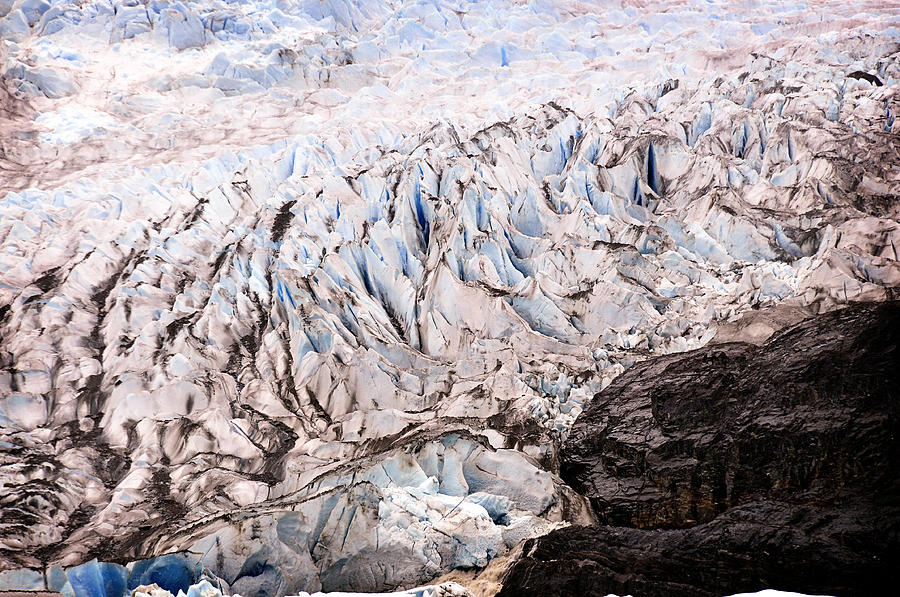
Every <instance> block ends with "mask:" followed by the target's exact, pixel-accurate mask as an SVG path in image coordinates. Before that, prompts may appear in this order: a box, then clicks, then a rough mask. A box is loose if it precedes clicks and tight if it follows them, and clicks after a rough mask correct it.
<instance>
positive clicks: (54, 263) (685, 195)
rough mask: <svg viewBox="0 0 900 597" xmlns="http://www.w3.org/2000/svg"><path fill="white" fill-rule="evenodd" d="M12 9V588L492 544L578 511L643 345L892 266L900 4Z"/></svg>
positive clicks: (5, 385)
mask: <svg viewBox="0 0 900 597" xmlns="http://www.w3.org/2000/svg"><path fill="white" fill-rule="evenodd" d="M637 4H640V6H638V5H637ZM0 35H2V38H3V41H2V42H0V43H2V48H3V50H2V52H3V58H2V65H0V68H2V73H0V79H2V85H0V110H2V112H0V114H2V117H0V188H2V189H3V192H4V196H3V197H2V199H0V484H2V488H3V489H2V496H0V554H2V555H0V568H7V569H9V571H8V572H5V573H0V575H2V574H6V575H7V576H6V577H3V578H5V579H6V580H2V578H0V586H10V587H16V588H28V587H25V586H24V585H26V584H28V583H29V582H30V581H27V579H28V578H31V577H30V576H28V574H30V572H29V571H27V570H24V569H26V568H28V569H33V570H43V569H44V568H46V567H47V566H50V565H54V566H57V567H54V568H51V569H50V570H54V571H56V572H54V574H57V576H56V577H53V578H57V580H59V582H60V583H61V584H60V587H64V586H65V582H68V581H66V574H67V573H66V572H64V570H63V568H66V569H69V570H71V569H72V568H71V567H74V566H78V565H83V564H84V563H85V562H89V561H91V560H92V559H94V558H96V559H98V560H100V561H101V562H110V563H117V564H126V563H128V562H132V561H137V560H142V559H147V558H154V557H157V556H162V555H164V554H169V553H183V554H184V556H183V557H184V558H186V561H188V562H189V565H187V566H188V568H187V569H189V572H188V573H184V574H187V576H188V577H190V582H197V581H199V580H200V578H201V572H202V571H203V570H204V569H205V570H206V571H207V572H208V578H210V579H214V580H216V582H220V583H222V584H221V585H220V586H221V587H223V588H224V589H225V590H226V592H227V591H233V592H237V593H241V594H244V595H249V594H261V595H273V596H274V595H279V596H280V595H285V594H296V593H298V592H300V591H318V590H326V591H334V590H364V591H376V590H391V589H394V588H396V587H409V586H417V585H422V584H424V583H427V582H429V581H431V580H432V579H434V578H436V577H438V576H439V575H441V574H442V573H445V572H447V571H448V570H450V569H452V568H459V567H462V568H472V567H483V566H485V565H486V564H487V563H488V562H489V561H490V560H491V559H492V558H494V557H496V556H499V555H503V554H506V553H508V551H509V550H510V549H511V548H513V547H514V546H515V545H516V544H518V543H519V542H520V541H521V540H523V539H525V538H528V537H531V536H534V535H536V534H541V533H544V532H546V531H547V530H549V529H551V528H553V527H555V526H558V525H563V524H567V523H571V522H577V521H589V520H590V517H591V513H590V510H589V508H588V507H587V505H586V503H585V501H584V500H583V499H582V498H581V497H580V496H578V495H576V494H575V493H574V492H573V491H572V490H571V489H569V488H568V487H567V486H565V485H564V484H563V483H562V482H561V481H560V480H559V478H558V477H557V476H556V474H555V473H556V471H557V464H556V456H555V453H556V449H557V446H558V445H559V440H560V438H562V437H564V436H565V434H566V433H567V430H568V429H569V427H570V426H571V424H572V422H573V421H574V419H575V417H577V415H578V414H579V412H580V411H581V409H582V407H583V405H584V404H585V403H586V402H587V401H589V400H590V399H591V398H592V397H593V396H594V394H595V393H597V392H598V391H600V390H601V389H603V388H604V387H605V386H606V385H608V384H609V383H610V381H611V380H612V379H613V378H614V377H616V376H617V375H618V374H619V373H621V372H622V371H623V370H624V369H625V368H627V367H629V366H630V365H631V364H633V363H634V362H636V361H637V360H640V359H643V358H646V357H647V356H648V355H652V354H662V353H668V352H675V351H684V350H688V349H691V348H695V347H699V346H701V345H703V344H705V343H707V342H710V341H715V338H716V334H717V333H719V331H722V333H721V335H720V337H719V339H722V338H723V337H724V336H725V331H727V333H728V334H729V336H728V337H729V338H730V337H734V321H735V320H737V319H738V318H740V317H742V316H746V317H756V315H755V314H757V313H765V312H769V310H770V311H772V312H776V311H777V310H778V309H782V310H786V311H784V312H788V311H790V313H793V314H795V316H796V317H801V316H802V315H803V314H808V313H813V312H817V311H820V310H826V309H831V308H834V307H836V306H838V305H841V304H844V303H846V302H848V301H854V300H883V299H886V298H891V297H894V296H895V295H896V291H895V288H896V287H897V285H898V283H900V265H898V255H897V247H898V245H900V225H898V216H900V213H898V208H897V184H898V180H900V154H898V146H897V138H898V137H897V133H898V132H900V129H898V127H900V124H898V123H897V122H896V120H895V115H896V113H897V110H898V105H900V99H898V97H900V96H898V74H900V71H898V67H897V61H896V59H897V52H898V47H900V46H898V43H900V31H898V29H897V28H896V7H892V6H891V5H890V3H883V2H863V3H854V5H853V6H852V7H850V6H848V7H845V8H842V7H840V6H836V5H834V4H828V5H821V6H820V5H818V4H816V5H809V6H807V5H805V4H803V5H801V4H796V5H793V4H785V3H781V2H768V3H765V2H764V3H756V4H755V6H754V7H753V8H752V9H749V8H745V7H744V6H743V5H742V3H714V2H684V3H677V4H670V3H656V4H654V3H652V2H651V3H636V4H635V5H631V4H629V3H624V5H623V6H622V7H615V8H611V7H609V6H606V5H605V4H603V3H598V4H592V3H584V2H534V3H518V2H503V1H495V2H472V3H469V2H462V1H459V2H453V3H433V2H425V1H418V2H394V1H377V0H376V1H371V2H369V1H366V2H363V1H359V2H354V1H351V0H328V1H319V0H315V1H294V0H280V1H277V2H276V1H247V2H240V3H232V2H202V3H201V2H168V1H166V0H151V1H149V2H139V1H138V0H131V1H125V2H118V1H116V2H111V1H109V0H105V1H99V2H69V1H61V0H46V1H45V0H9V1H6V2H0ZM857 71H858V72H865V73H869V74H871V75H874V76H876V77H877V78H878V82H879V83H883V84H882V85H876V84H873V83H871V82H869V81H868V80H865V79H861V78H859V77H852V76H850V75H851V74H852V73H854V72H857ZM776 320H778V321H781V320H780V319H779V318H778V317H772V318H769V319H765V318H762V319H759V320H758V321H756V320H754V321H756V323H754V325H753V326H748V327H747V328H746V331H745V332H744V337H746V338H747V339H751V340H754V341H759V340H760V339H761V338H765V337H766V336H767V335H768V334H771V333H772V332H773V331H774V329H775V328H776V327H777V325H775V324H774V323H772V322H773V321H776ZM770 324H771V325H770ZM179 557H181V556H179ZM166 562H169V560H166ZM98 565H99V564H98ZM168 565H169V564H166V566H168ZM178 565H179V566H180V565H181V564H178ZM59 566H61V567H62V568H60V567H59ZM133 569H134V568H133V566H132V568H130V569H125V568H122V570H119V569H118V568H116V569H115V570H119V571H118V572H115V574H116V575H119V576H122V575H124V577H123V578H125V579H128V578H130V576H129V575H131V574H132V573H133ZM159 569H160V570H162V569H165V570H169V568H166V567H159ZM91 570H94V569H93V568H92V569H91ZM104 570H105V569H104ZM110 570H112V568H110ZM179 570H180V568H179ZM91 574H94V572H92V573H91ZM97 574H100V573H99V572H98V573H97ZM104 574H105V572H104ZM110 574H112V572H110ZM167 574H168V573H167ZM39 576H40V579H42V580H36V581H35V582H36V583H37V584H39V585H40V587H38V586H34V587H30V588H45V587H46V588H53V587H51V586H50V585H49V584H47V583H49V582H50V581H49V580H47V579H50V578H51V577H52V576H53V575H52V574H50V573H49V572H48V573H47V574H40V575H39ZM76 576H77V574H76ZM119 576H117V577H116V578H118V577H119ZM35 578H37V577H35ZM92 578H93V577H92ZM32 580H34V579H32ZM54 582H56V581H54ZM122 582H125V581H122ZM3 583H5V585H4V584H3ZM131 588H133V587H131ZM173 592H177V591H173Z"/></svg>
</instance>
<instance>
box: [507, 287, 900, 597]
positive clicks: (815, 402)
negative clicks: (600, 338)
mask: <svg viewBox="0 0 900 597" xmlns="http://www.w3.org/2000/svg"><path fill="white" fill-rule="evenodd" d="M898 344H900V303H897V302H891V303H884V304H877V305H856V306H852V307H849V308H847V309H843V310H841V311H836V312H832V313H829V314H826V315H822V316H819V317H816V318H813V319H810V320H807V321H804V322H802V323H800V324H798V325H796V326H793V327H791V328H788V329H786V330H784V331H782V332H781V333H779V334H777V335H776V336H774V337H773V338H772V339H771V340H769V341H768V342H766V343H765V344H764V345H762V346H752V345H749V344H743V343H730V344H720V345H716V346H711V347H707V348H704V349H701V350H697V351H694V352H691V353H687V354H684V355H679V356H671V357H663V358H657V359H652V360H648V361H646V362H643V363H641V364H639V365H636V366H635V367H633V368H632V369H631V370H629V371H628V372H626V373H625V374H623V375H622V376H621V377H620V378H618V379H617V380H616V382H614V383H613V384H612V385H611V386H610V387H609V388H608V389H607V390H606V391H605V392H603V393H601V394H599V395H597V396H596V397H595V398H594V401H593V402H592V403H591V405H590V406H589V407H588V408H587V409H586V410H585V411H584V413H582V415H581V416H580V417H579V419H578V420H577V421H576V423H575V426H574V428H573V430H572V433H571V435H570V436H569V439H568V441H567V442H566V444H565V445H564V447H563V449H562V451H561V454H560V458H561V475H562V477H563V478H564V479H565V480H566V481H567V482H568V483H569V484H570V485H572V487H574V488H575V489H576V490H577V491H579V492H581V493H582V494H584V495H585V496H586V497H588V498H589V499H590V500H591V503H592V504H593V506H594V508H595V510H596V513H597V516H598V520H599V521H600V522H601V526H596V527H580V528H569V529H561V530H558V531H555V532H553V533H551V534H550V535H547V536H546V537H542V538H539V539H536V540H534V541H531V542H529V543H528V544H526V546H525V550H524V552H523V553H524V555H523V557H522V559H520V561H519V562H517V563H516V564H515V565H514V566H513V568H512V569H511V571H510V573H509V575H508V578H507V580H506V583H505V585H504V590H503V594H507V595H513V594H516V595H522V594H554V595H568V594H576V593H578V594H582V595H583V594H601V595H602V594H606V593H608V592H616V593H619V594H626V593H632V594H634V595H636V596H638V595H639V596H641V597H644V596H650V595H723V594H727V593H730V592H732V593H733V592H737V591H750V590H759V589H762V588H767V587H771V588H778V589H785V590H797V591H802V592H807V593H828V594H836V595H865V594H871V592H872V591H875V590H877V589H879V588H881V587H885V586H889V585H888V582H889V580H890V579H891V575H892V572H893V571H892V570H891V568H892V566H893V565H895V563H896V562H898V561H900V443H898V438H900V424H898V421H900V417H898V414H900V385H898V383H900V367H898V366H897V363H898V362H900V358H898V356H900V355H898Z"/></svg>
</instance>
